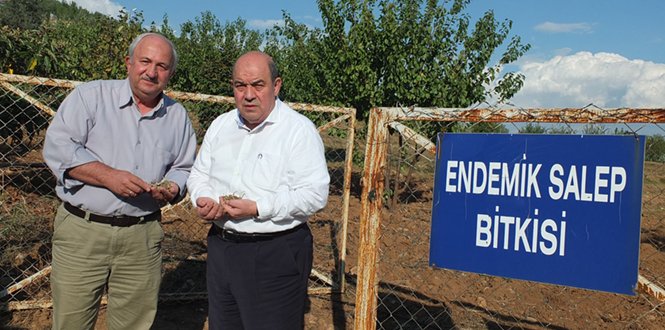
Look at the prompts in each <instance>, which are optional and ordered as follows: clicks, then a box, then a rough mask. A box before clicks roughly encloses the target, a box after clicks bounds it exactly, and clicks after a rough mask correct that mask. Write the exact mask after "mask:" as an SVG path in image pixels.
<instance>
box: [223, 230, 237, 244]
mask: <svg viewBox="0 0 665 330" xmlns="http://www.w3.org/2000/svg"><path fill="white" fill-rule="evenodd" d="M222 238H223V239H225V240H227V241H230V242H236V243H237V242H238V235H237V232H236V231H235V230H233V229H222Z"/></svg>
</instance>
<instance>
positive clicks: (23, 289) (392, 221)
mask: <svg viewBox="0 0 665 330" xmlns="http://www.w3.org/2000/svg"><path fill="white" fill-rule="evenodd" d="M78 84H80V82H70V81H61V80H54V79H43V78H35V77H24V76H16V75H5V74H0V157H1V158H0V183H1V184H2V194H0V309H2V310H11V311H18V310H24V309H32V308H48V307H50V306H51V298H50V288H49V282H48V279H49V273H50V252H51V250H50V236H51V232H52V221H53V216H54V214H55V211H56V209H57V207H58V205H59V203H60V202H59V201H58V199H57V197H55V195H54V192H53V191H54V190H53V188H54V186H55V179H54V178H53V176H52V174H51V172H50V171H49V170H48V168H47V167H46V166H45V164H44V162H43V159H42V157H41V147H42V145H43V139H44V131H45V129H46V127H47V126H48V123H49V121H50V119H51V118H52V116H53V114H54V113H55V110H56V109H57V107H58V106H59V104H60V103H61V102H62V100H63V99H64V98H65V96H66V95H67V94H68V93H69V92H70V91H71V89H72V88H73V87H75V86H76V85H78ZM167 93H168V94H169V96H171V97H173V98H175V99H176V100H178V101H179V102H181V103H182V104H183V105H184V106H185V107H186V108H187V109H188V111H189V112H190V115H191V116H190V117H191V118H192V122H193V123H194V126H195V129H196V131H197V137H198V138H199V140H201V139H202V137H203V134H204V133H205V130H206V129H207V125H208V124H209V123H210V122H211V121H212V119H214V118H215V117H216V116H218V115H219V114H221V113H223V112H225V111H229V110H231V109H233V108H234V107H235V106H234V104H233V102H234V101H233V98H230V97H223V96H212V95H202V94H197V93H185V92H175V91H170V92H167ZM289 105H291V106H292V107H293V108H294V109H296V110H298V111H299V112H301V113H303V114H305V115H306V116H308V117H309V118H311V119H312V121H313V122H314V123H315V124H316V125H317V126H318V127H319V131H320V133H321V136H322V138H323V141H324V144H325V149H326V157H327V159H328V166H329V171H330V174H331V187H330V198H329V203H328V206H327V207H326V209H325V210H324V211H323V212H321V213H319V214H316V215H315V216H313V217H312V218H311V219H310V227H311V228H312V231H313V234H314V237H315V262H314V270H313V272H312V275H311V276H310V279H311V280H310V304H311V307H310V312H309V314H308V315H310V316H309V317H307V318H306V328H307V329H352V328H355V329H377V328H378V329H491V330H494V329H543V328H546V329H655V330H658V329H665V310H664V308H665V307H664V306H663V304H664V302H663V300H665V293H664V292H663V288H664V287H665V253H664V252H665V251H664V248H665V166H664V164H663V161H665V157H662V155H665V145H664V144H663V143H665V141H664V140H663V139H662V138H661V139H658V138H655V139H651V140H647V146H646V149H647V150H646V152H647V154H648V155H651V156H650V157H647V158H648V159H651V160H652V161H647V162H646V164H645V171H644V175H645V177H644V188H643V190H644V191H643V206H642V230H641V241H640V242H641V244H640V265H639V286H640V288H641V290H640V291H639V292H638V293H637V296H634V297H633V296H623V295H617V294H610V293H604V292H597V291H591V290H584V289H577V288H569V287H562V286H557V285H549V284H542V283H535V282H529V281H521V280H512V279H507V278H500V277H493V276H487V275H481V274H474V273H468V272H461V271H452V270H446V269H436V268H432V267H430V266H429V259H428V257H429V239H430V225H431V211H432V204H431V203H432V197H433V185H434V167H435V164H434V162H435V157H434V151H435V146H434V145H433V144H432V142H431V141H432V140H433V137H434V136H435V134H436V132H440V131H454V132H479V131H482V132H493V133H507V132H511V133H516V132H531V133H557V134H622V133H629V134H633V133H635V134H640V135H653V134H660V135H661V136H662V135H663V134H664V132H665V130H664V129H663V128H665V126H663V125H662V124H660V123H663V122H665V110H663V109H618V110H616V109H615V110H606V109H601V108H597V107H594V106H588V107H585V108H582V109H519V108H509V107H506V108H501V109H493V108H491V109H422V108H381V109H373V110H372V113H371V115H370V120H369V122H368V126H367V136H363V137H360V138H355V137H354V130H353V129H352V128H353V127H355V126H356V123H355V110H354V109H348V108H335V107H322V106H315V105H305V104H289ZM354 140H355V141H356V143H357V144H361V145H364V146H365V145H366V148H365V150H358V151H354ZM361 149H362V148H361ZM362 155H364V156H365V162H364V166H365V167H364V169H361V168H360V167H359V166H358V163H359V162H356V164H355V167H354V164H353V161H352V160H353V158H354V156H355V158H357V159H360V157H362ZM659 155H661V156H659ZM361 176H362V178H361ZM208 226H209V225H208V224H206V223H204V222H201V221H199V220H198V219H197V217H196V214H195V212H193V208H192V206H191V205H190V204H189V201H188V200H185V201H184V202H182V203H181V204H178V205H175V206H170V207H165V208H164V209H163V228H164V231H165V241H164V243H163V252H164V273H163V281H162V291H161V292H162V293H161V295H160V300H161V301H162V302H170V301H182V300H191V299H205V297H206V293H205V260H206V247H205V236H206V233H207V230H208ZM347 229H348V234H347ZM347 256H348V260H347ZM347 265H348V266H347ZM1 325H3V323H1V322H0V326H1Z"/></svg>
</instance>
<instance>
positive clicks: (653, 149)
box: [644, 134, 665, 163]
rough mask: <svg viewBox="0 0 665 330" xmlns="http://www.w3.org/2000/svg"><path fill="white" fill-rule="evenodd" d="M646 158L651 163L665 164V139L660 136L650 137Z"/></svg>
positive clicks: (648, 137)
mask: <svg viewBox="0 0 665 330" xmlns="http://www.w3.org/2000/svg"><path fill="white" fill-rule="evenodd" d="M645 149H646V151H645V155H644V158H645V159H646V160H647V161H651V162H660V163H662V162H665V138H664V137H663V136H662V135H660V134H654V135H648V136H647V140H646V148H645Z"/></svg>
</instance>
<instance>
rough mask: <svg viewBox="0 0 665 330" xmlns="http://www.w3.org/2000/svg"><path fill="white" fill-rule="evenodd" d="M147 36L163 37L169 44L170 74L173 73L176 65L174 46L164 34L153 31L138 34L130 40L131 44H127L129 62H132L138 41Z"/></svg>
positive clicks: (176, 54) (176, 56)
mask: <svg viewBox="0 0 665 330" xmlns="http://www.w3.org/2000/svg"><path fill="white" fill-rule="evenodd" d="M148 36H156V37H160V38H162V39H164V40H165V41H166V42H167V43H168V44H169V46H170V47H171V62H172V63H171V64H172V67H171V74H173V72H175V67H176V66H177V65H178V53H177V52H176V51H175V46H174V45H173V43H172V42H171V40H169V39H168V38H166V37H165V36H163V35H161V34H159V33H153V32H147V33H143V34H140V35H138V36H137V37H136V38H135V39H134V41H132V44H131V45H129V64H133V62H134V50H136V46H138V45H139V43H140V42H141V40H143V38H145V37H148Z"/></svg>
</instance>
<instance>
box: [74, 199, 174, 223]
mask: <svg viewBox="0 0 665 330" xmlns="http://www.w3.org/2000/svg"><path fill="white" fill-rule="evenodd" d="M65 209H66V210H67V211H69V213H71V214H73V215H75V216H77V217H79V218H83V219H87V220H90V221H94V222H99V223H105V224H108V225H111V226H117V227H129V226H133V225H135V224H137V223H140V222H148V221H155V220H158V219H161V217H162V211H161V210H157V211H155V212H153V213H150V214H148V215H146V216H142V217H132V216H126V215H121V216H112V217H107V216H104V215H98V214H94V213H90V212H87V211H84V210H81V209H80V208H78V207H76V206H74V205H72V204H69V202H65ZM86 216H87V217H86Z"/></svg>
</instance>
